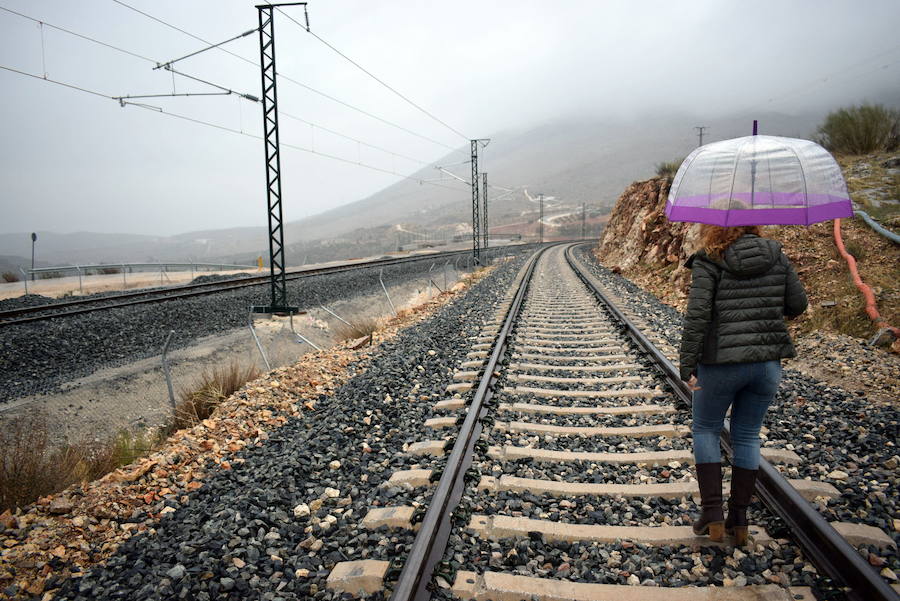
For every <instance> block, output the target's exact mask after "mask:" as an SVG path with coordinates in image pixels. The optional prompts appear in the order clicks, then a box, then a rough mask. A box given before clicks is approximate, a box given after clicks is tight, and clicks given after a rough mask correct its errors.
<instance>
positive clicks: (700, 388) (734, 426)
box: [680, 224, 807, 545]
mask: <svg viewBox="0 0 900 601" xmlns="http://www.w3.org/2000/svg"><path fill="white" fill-rule="evenodd" d="M760 234H761V231H760V228H759V226H745V227H719V226H715V225H706V224H703V225H701V226H700V241H701V246H702V250H700V251H699V252H697V253H695V254H694V255H692V256H691V258H690V259H688V261H687V264H686V266H687V267H689V268H691V277H692V281H691V291H690V296H689V298H688V307H687V314H686V316H685V320H684V331H683V334H682V339H681V351H680V362H681V378H682V380H684V381H685V382H687V383H688V386H689V387H690V388H691V390H693V391H694V400H693V425H692V428H691V430H692V433H693V438H694V463H695V464H696V468H697V482H698V485H699V488H700V499H701V506H702V509H703V510H702V513H701V514H700V517H699V518H698V519H697V521H696V522H694V533H695V534H698V535H702V534H708V535H709V538H710V539H711V540H713V541H721V540H722V539H723V538H724V532H728V533H729V534H733V535H734V539H735V544H736V545H742V544H744V543H745V542H746V540H747V507H748V506H749V505H750V498H751V497H752V496H753V489H754V487H755V484H756V472H757V468H758V467H759V430H760V427H761V426H762V422H763V418H764V416H765V413H766V409H768V407H769V404H770V403H771V402H772V399H773V398H774V397H775V392H776V391H777V390H778V383H779V381H780V380H781V361H780V360H781V359H782V358H786V357H793V356H795V351H794V345H793V343H792V342H791V338H790V336H789V335H788V331H787V328H786V326H785V323H784V318H785V317H788V318H793V317H796V316H798V315H800V314H801V313H803V311H805V310H806V305H807V300H806V293H805V292H804V290H803V285H802V284H801V283H800V280H799V279H798V277H797V273H796V271H794V268H793V266H792V265H791V263H790V261H789V260H788V258H787V257H786V256H785V255H784V253H783V252H782V251H781V244H780V243H778V242H776V241H775V240H771V239H767V238H762V237H761V235H760ZM729 407H731V442H732V446H733V448H734V458H733V461H732V464H733V465H732V473H731V496H730V497H729V499H728V519H727V520H726V519H725V517H724V515H723V511H722V458H721V457H722V456H721V451H720V449H719V435H720V433H721V431H722V426H723V422H724V419H725V413H726V412H727V411H728V408H729Z"/></svg>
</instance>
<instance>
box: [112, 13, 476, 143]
mask: <svg viewBox="0 0 900 601" xmlns="http://www.w3.org/2000/svg"><path fill="white" fill-rule="evenodd" d="M112 1H113V2H115V3H116V4H118V5H120V6H122V7H124V8H127V9H129V10H132V11H134V12H136V13H138V14H141V15H143V16H145V17H147V18H148V19H151V20H153V21H156V22H157V23H159V24H161V25H164V26H166V27H169V28H171V29H174V30H175V31H178V32H180V33H183V34H184V35H186V36H188V37H191V38H193V39H195V40H197V41H200V42H203V43H204V44H212V42H209V41H208V40H204V39H203V38H201V37H200V36H197V35H194V34H193V33H191V32H189V31H186V30H184V29H182V28H180V27H178V26H176V25H172V24H171V23H168V22H166V21H163V20H162V19H160V18H158V17H154V16H153V15H151V14H150V13H147V12H144V11H142V10H140V9H137V8H135V7H133V6H131V5H129V4H126V3H125V2H123V1H122V0H112ZM301 27H302V25H301ZM216 49H217V50H221V51H222V52H224V53H226V54H229V55H231V56H233V57H234V58H236V59H238V60H241V61H243V62H245V63H247V64H248V65H253V66H254V67H256V68H257V69H259V63H257V62H255V61H252V60H250V59H249V58H246V57H244V56H241V55H240V54H237V53H235V52H232V51H231V50H228V49H226V48H221V47H217V48H216ZM154 62H155V61H154ZM276 74H277V75H278V77H280V78H281V79H284V80H285V81H289V82H291V83H292V84H294V85H296V86H299V87H301V88H303V89H305V90H308V91H310V92H312V93H314V94H317V95H319V96H321V97H323V98H326V99H328V100H330V101H332V102H335V103H337V104H340V105H341V106H344V107H346V108H348V109H350V110H353V111H356V112H357V113H359V114H361V115H365V116H366V117H369V118H370V119H375V120H376V121H379V122H381V123H384V124H385V125H388V126H390V127H393V128H395V129H399V130H400V131H403V132H405V133H408V134H410V135H412V136H415V137H417V138H419V139H422V140H425V141H426V142H430V143H432V144H435V145H437V146H441V147H443V148H446V149H447V150H451V151H453V152H462V150H461V149H459V148H454V147H453V146H450V145H448V144H444V143H443V142H441V141H439V140H435V139H434V138H432V137H430V136H426V135H424V134H420V133H418V132H415V131H413V130H411V129H409V128H407V127H404V126H402V125H400V124H398V123H394V122H393V121H390V120H388V119H385V118H383V117H379V116H378V115H375V114H373V113H370V112H369V111H366V110H365V109H361V108H359V107H357V106H354V105H352V104H350V103H349V102H346V101H344V100H341V99H340V98H337V97H335V96H332V95H330V94H327V93H325V92H322V91H320V90H317V89H315V88H313V87H311V86H308V85H306V84H305V83H303V82H301V81H298V80H296V79H294V78H292V77H289V76H287V75H284V74H282V73H276Z"/></svg>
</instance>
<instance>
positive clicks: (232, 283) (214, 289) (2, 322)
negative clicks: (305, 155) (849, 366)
mask: <svg viewBox="0 0 900 601" xmlns="http://www.w3.org/2000/svg"><path fill="white" fill-rule="evenodd" d="M528 246H529V245H526V244H522V245H506V246H498V247H495V248H493V249H492V250H500V251H502V250H505V249H514V248H519V247H521V248H527V247H528ZM471 252H472V251H471V250H469V249H466V250H454V251H444V252H441V253H432V254H428V255H419V256H415V257H388V258H384V259H374V260H371V261H364V262H359V263H352V264H349V265H333V266H329V267H317V268H314V269H305V270H302V271H294V272H291V273H288V274H287V279H288V280H298V279H303V278H307V277H312V276H317V275H326V274H332V273H342V272H345V271H352V270H355V269H365V268H367V267H384V266H387V265H399V264H403V263H411V262H415V261H421V260H425V259H433V258H435V257H453V256H456V255H466V254H469V253H471ZM269 281H270V277H269V276H268V275H264V276H253V277H249V278H237V279H232V280H224V281H219V282H202V283H197V284H181V285H178V286H171V287H167V288H157V289H153V290H146V289H144V290H136V291H133V292H124V293H121V294H111V295H109V296H105V297H102V298H86V299H76V300H71V301H64V302H61V303H50V304H45V305H36V306H32V307H20V308H18V309H10V310H8V311H2V312H0V326H7V325H14V324H21V323H28V322H34V321H43V320H47V319H53V318H56V317H69V316H72V315H81V314H84V313H91V312H94V311H103V310H106V309H115V308H120V307H127V306H132V305H140V304H150V303H157V302H165V301H169V300H179V299H184V298H190V297H193V296H202V295H205V294H215V293H218V292H226V291H228V290H234V289H240V288H248V287H251V286H261V285H265V284H268V283H269ZM140 297H147V298H140ZM127 299H132V300H130V301H128V300H127ZM120 300H121V301H126V302H115V301H120ZM111 301H112V302H111ZM84 305H96V306H90V307H84ZM70 307H84V308H81V309H75V310H71V311H65V310H62V311H61V310H60V309H66V308H70ZM44 311H47V312H48V313H47V314H42V315H33V314H34V313H42V312H44ZM25 315H32V316H31V317H20V316H25Z"/></svg>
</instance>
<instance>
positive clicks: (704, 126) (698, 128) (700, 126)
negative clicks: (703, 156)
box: [694, 125, 709, 146]
mask: <svg viewBox="0 0 900 601" xmlns="http://www.w3.org/2000/svg"><path fill="white" fill-rule="evenodd" d="M694 129H696V130H697V135H698V136H699V137H700V143H699V144H698V146H703V130H704V129H709V127H708V126H706V125H699V126H697V127H695V128H694Z"/></svg>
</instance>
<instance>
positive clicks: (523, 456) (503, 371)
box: [328, 245, 898, 601]
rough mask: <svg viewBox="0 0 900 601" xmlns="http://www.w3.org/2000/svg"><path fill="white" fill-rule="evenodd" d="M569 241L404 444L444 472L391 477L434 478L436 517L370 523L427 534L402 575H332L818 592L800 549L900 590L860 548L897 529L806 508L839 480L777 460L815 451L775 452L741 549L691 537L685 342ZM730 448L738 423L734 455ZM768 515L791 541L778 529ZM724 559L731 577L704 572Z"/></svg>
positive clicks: (544, 256)
mask: <svg viewBox="0 0 900 601" xmlns="http://www.w3.org/2000/svg"><path fill="white" fill-rule="evenodd" d="M571 249H572V245H560V246H555V247H551V248H550V249H547V250H545V251H539V252H538V253H536V255H535V258H534V259H533V260H532V261H531V262H529V263H528V265H527V266H526V267H525V268H524V269H523V270H522V272H521V273H520V274H519V278H518V280H517V282H516V284H514V286H513V289H512V290H510V292H509V293H508V295H507V297H506V299H505V301H504V303H503V304H502V306H501V308H500V309H499V310H498V312H497V313H496V315H495V317H494V318H493V319H491V320H490V321H488V322H487V323H485V324H484V329H483V330H482V332H481V335H480V337H479V338H477V339H476V340H475V341H474V344H473V347H472V350H471V352H470V353H469V355H468V356H467V359H466V361H465V362H463V363H462V364H461V365H460V366H459V371H457V372H456V373H455V374H454V380H455V381H454V383H453V384H451V385H450V386H449V388H448V391H447V392H448V394H449V395H451V396H450V398H447V399H445V400H441V401H439V402H438V403H437V404H436V405H435V406H434V408H433V415H434V417H432V418H430V419H428V420H427V421H426V422H425V423H424V424H423V434H422V439H421V440H420V441H419V442H418V443H416V444H413V445H411V446H410V447H409V448H408V451H407V453H408V454H412V455H439V456H440V455H445V454H446V453H447V452H448V451H449V455H448V456H447V459H446V463H445V465H444V468H443V470H442V472H441V473H440V474H438V473H436V472H433V471H430V470H421V469H413V470H402V471H397V472H394V474H393V475H392V476H391V477H390V479H389V480H388V485H390V486H401V485H402V486H405V487H407V488H410V489H419V488H421V487H433V492H432V495H431V499H430V502H429V506H428V508H427V510H426V511H425V512H424V516H423V515H422V513H421V510H419V509H417V508H416V507H413V506H406V505H403V504H401V503H398V504H397V505H393V506H389V507H373V508H371V509H370V511H369V513H368V514H367V515H366V516H365V517H364V518H363V519H362V521H361V524H360V528H361V529H367V530H378V529H385V528H387V529H394V528H400V529H418V533H417V535H416V538H415V541H414V543H413V545H412V548H411V549H410V551H409V554H408V557H407V559H406V562H405V564H404V565H403V566H402V570H401V571H400V572H399V575H398V574H396V573H395V571H396V569H395V568H396V567H397V566H394V567H393V568H391V566H390V564H389V562H386V561H376V560H359V561H350V562H341V563H338V564H336V565H335V567H334V569H333V570H332V571H331V573H330V575H329V577H328V587H329V588H330V589H331V590H332V591H334V592H336V593H341V592H347V593H351V594H353V595H359V594H363V595H366V594H387V592H390V595H391V599H394V600H397V601H409V600H413V599H416V600H422V599H429V598H457V599H478V600H486V599H494V600H504V601H514V600H517V599H540V600H547V601H551V600H553V601H563V600H576V599H577V600H592V599H596V600H598V601H599V600H607V599H614V600H616V601H628V600H637V599H641V600H645V599H666V600H667V601H678V600H682V599H683V600H694V599H708V600H717V599H721V600H726V599H727V600H734V601H739V600H743V599H747V600H763V599H765V600H768V601H776V600H785V601H786V600H788V599H795V600H807V599H814V598H815V597H814V596H813V592H812V590H811V589H810V588H809V587H807V586H796V584H797V582H796V581H792V580H791V579H790V578H788V577H787V575H786V572H785V571H782V569H781V568H782V566H784V565H785V564H789V563H795V564H796V562H798V561H799V562H800V564H802V565H803V566H804V570H805V571H810V570H813V571H818V572H819V573H820V574H822V575H824V576H825V577H827V578H830V579H831V580H832V581H833V582H834V584H835V590H839V589H843V591H844V592H845V593H846V596H847V598H850V599H858V600H863V599H864V600H867V601H869V600H871V601H875V600H883V599H884V600H886V599H894V600H896V599H898V596H897V594H896V592H895V591H894V590H893V589H892V588H891V587H890V586H888V585H887V584H886V583H885V581H884V580H883V579H882V578H881V577H880V576H879V575H878V573H877V572H876V571H874V570H873V569H872V568H871V567H870V566H869V565H868V564H867V563H866V561H865V560H864V559H863V558H862V557H861V556H860V554H859V552H858V551H857V550H856V549H855V548H854V545H862V544H865V545H872V546H884V547H890V546H891V545H893V544H894V543H893V541H892V540H891V539H890V538H889V537H888V536H887V535H885V534H884V533H883V532H882V531H880V530H878V529H877V528H873V527H871V526H864V525H859V524H846V523H834V524H829V523H828V522H826V521H825V520H824V519H823V518H822V517H821V515H820V514H819V513H818V512H817V511H816V510H815V509H814V507H813V506H812V505H811V503H810V502H811V501H814V500H817V499H818V500H819V501H822V499H823V498H825V499H827V498H828V497H831V496H836V495H838V494H839V493H838V491H837V490H836V489H834V487H832V486H831V485H829V484H827V483H823V482H816V481H813V480H786V479H785V478H784V477H783V476H781V474H780V472H779V470H778V469H776V468H775V467H774V465H778V464H781V465H785V464H788V465H789V464H797V463H799V462H801V461H803V459H802V458H801V457H799V456H798V455H797V454H796V453H794V452H793V451H791V450H788V449H779V448H772V447H764V448H763V452H762V456H763V459H764V461H763V462H762V464H761V466H760V478H759V482H758V485H757V498H758V499H759V500H761V501H762V502H763V504H764V505H765V507H766V510H767V511H768V512H769V514H768V515H769V516H771V517H770V519H771V523H770V522H764V523H760V522H759V521H757V525H756V526H753V527H751V541H750V543H749V545H748V546H747V547H745V548H743V549H739V548H733V547H732V546H730V545H731V543H730V541H728V540H726V541H725V542H724V543H721V544H715V543H712V542H711V541H709V540H708V539H707V538H706V537H696V536H695V535H694V534H693V533H692V531H691V526H690V524H691V520H692V519H693V517H694V515H695V512H696V507H695V505H694V503H693V502H692V501H691V499H692V497H695V496H696V495H697V488H696V482H695V481H694V479H693V476H692V473H691V472H692V469H691V463H692V461H693V460H692V454H691V448H690V441H689V439H687V438H686V436H687V435H689V432H690V428H689V417H690V416H689V412H687V411H686V410H685V408H686V407H687V406H688V405H689V404H690V392H689V391H688V390H687V389H686V387H685V386H684V384H683V383H682V382H680V380H679V378H678V375H677V370H675V368H674V366H673V365H672V359H673V355H674V349H672V348H671V347H665V346H664V345H662V343H661V342H660V341H659V340H658V339H654V338H653V337H652V336H648V335H647V334H646V333H644V331H642V329H641V326H642V324H641V323H640V322H639V319H638V318H637V317H636V316H634V315H631V314H629V313H628V311H627V309H625V308H623V307H624V305H625V303H623V302H622V301H621V299H614V298H611V295H610V294H608V293H606V292H605V291H604V290H603V289H602V288H601V287H600V286H598V285H597V283H596V282H595V281H594V280H593V278H592V276H591V275H590V274H588V273H587V271H586V270H584V269H582V268H579V266H578V264H577V261H576V260H575V259H574V258H573V257H572V255H571ZM657 345H659V346H657ZM727 443H728V440H727V433H726V434H725V435H723V446H724V448H725V450H726V455H728V454H730V448H729V446H728V444H727ZM773 464H774V465H773ZM438 476H440V477H439V478H438ZM726 494H727V486H726ZM400 499H401V497H397V500H398V501H399V500H400ZM420 518H421V520H420ZM419 522H420V523H419ZM773 523H783V524H784V527H782V528H781V529H780V531H781V532H783V531H784V530H785V529H787V530H789V531H790V537H791V539H793V541H794V542H793V544H792V543H791V542H790V541H788V540H786V539H784V538H781V537H780V536H776V535H774V534H772V533H770V532H768V531H767V529H766V528H767V527H768V526H771V525H773ZM375 538H377V537H375ZM798 547H799V552H798V551H797V548H798ZM713 551H714V552H713ZM801 556H802V557H801ZM803 558H805V559H803ZM716 561H718V562H720V563H721V562H724V564H725V565H727V566H728V567H729V568H734V570H733V571H732V572H731V573H732V574H734V576H733V577H731V578H729V577H727V576H726V577H725V580H723V581H715V580H713V581H710V580H709V579H708V578H706V576H707V575H708V574H709V573H710V570H709V569H708V568H709V564H711V563H712V562H716ZM806 562H811V563H812V566H811V567H810V570H807V569H806V566H807V565H808V564H807V563H806ZM720 567H721V565H720ZM716 571H718V570H716ZM745 573H749V574H758V575H759V577H758V578H757V577H756V576H751V579H752V580H753V582H749V581H748V576H746V575H745ZM801 573H802V572H801ZM794 580H796V579H794ZM757 581H759V582H757ZM628 585H644V586H628ZM653 587H660V588H653Z"/></svg>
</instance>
